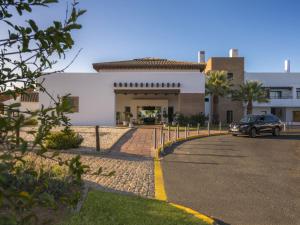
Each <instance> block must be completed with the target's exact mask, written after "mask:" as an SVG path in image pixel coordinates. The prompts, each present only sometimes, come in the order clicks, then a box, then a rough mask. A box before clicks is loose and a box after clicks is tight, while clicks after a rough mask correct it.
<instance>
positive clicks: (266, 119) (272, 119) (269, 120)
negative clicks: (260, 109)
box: [264, 115, 278, 123]
mask: <svg viewBox="0 0 300 225" xmlns="http://www.w3.org/2000/svg"><path fill="white" fill-rule="evenodd" d="M277 120H278V119H276V117H275V116H271V115H266V116H264V122H266V123H273V122H276V121H277Z"/></svg>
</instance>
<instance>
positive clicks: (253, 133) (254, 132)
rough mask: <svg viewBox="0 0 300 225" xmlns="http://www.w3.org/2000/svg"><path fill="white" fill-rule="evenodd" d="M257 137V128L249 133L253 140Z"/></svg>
mask: <svg viewBox="0 0 300 225" xmlns="http://www.w3.org/2000/svg"><path fill="white" fill-rule="evenodd" d="M256 135H257V133H256V129H255V128H252V129H251V130H250V132H249V136H250V137H251V138H255V137H256Z"/></svg>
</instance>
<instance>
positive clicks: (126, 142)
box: [112, 128, 153, 156]
mask: <svg viewBox="0 0 300 225" xmlns="http://www.w3.org/2000/svg"><path fill="white" fill-rule="evenodd" d="M152 146H153V129H148V128H137V129H133V130H131V131H129V132H127V133H126V134H125V135H124V136H123V137H122V138H121V139H120V140H119V141H118V142H117V143H116V144H115V145H114V146H113V147H112V152H120V153H126V154H133V155H142V156H153V153H152Z"/></svg>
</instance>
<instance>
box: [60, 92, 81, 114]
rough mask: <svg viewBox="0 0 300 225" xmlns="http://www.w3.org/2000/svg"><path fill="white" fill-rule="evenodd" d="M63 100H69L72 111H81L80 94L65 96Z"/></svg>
mask: <svg viewBox="0 0 300 225" xmlns="http://www.w3.org/2000/svg"><path fill="white" fill-rule="evenodd" d="M63 101H68V104H69V106H70V107H71V112H72V113H75V112H79V97H78V96H68V97H64V99H63Z"/></svg>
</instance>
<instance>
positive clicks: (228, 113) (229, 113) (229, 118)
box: [226, 110, 233, 123]
mask: <svg viewBox="0 0 300 225" xmlns="http://www.w3.org/2000/svg"><path fill="white" fill-rule="evenodd" d="M232 121H233V112H232V110H228V111H226V122H227V123H232Z"/></svg>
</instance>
